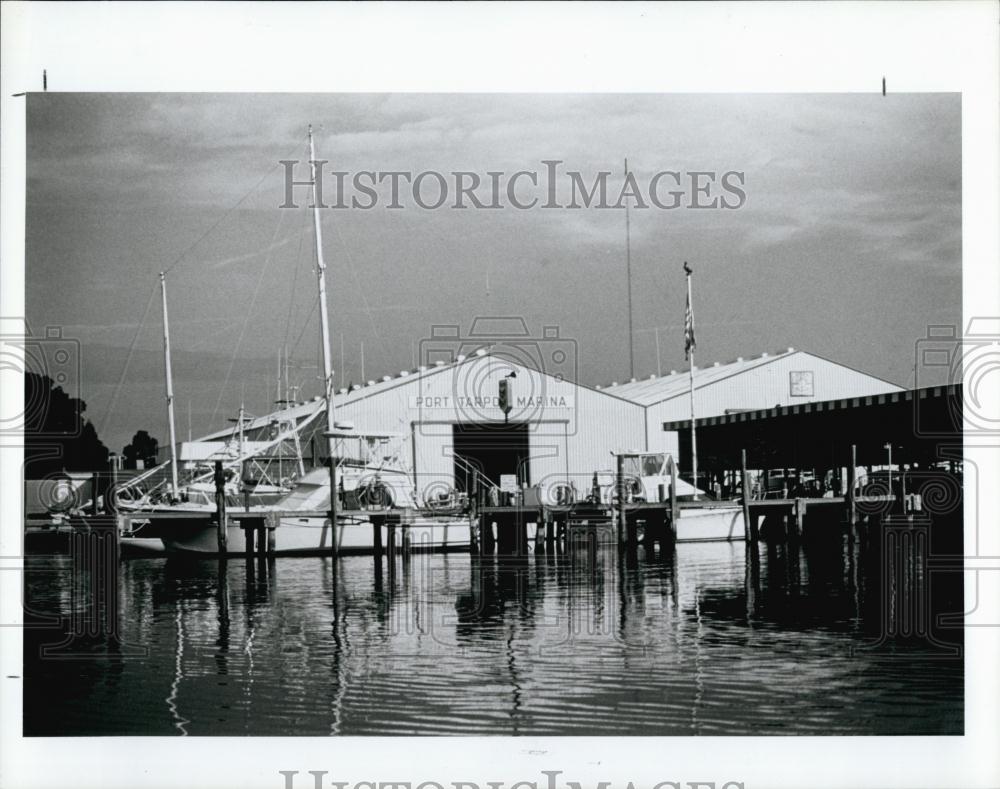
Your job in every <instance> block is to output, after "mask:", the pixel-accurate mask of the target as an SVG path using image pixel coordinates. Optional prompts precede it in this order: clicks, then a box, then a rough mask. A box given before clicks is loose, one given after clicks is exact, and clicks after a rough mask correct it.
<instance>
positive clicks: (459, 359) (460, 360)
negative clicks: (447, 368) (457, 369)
mask: <svg viewBox="0 0 1000 789" xmlns="http://www.w3.org/2000/svg"><path fill="white" fill-rule="evenodd" d="M455 361H456V362H464V361H465V354H464V353H460V354H459V355H458V356H456V357H455Z"/></svg>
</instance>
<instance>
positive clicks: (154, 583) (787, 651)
mask: <svg viewBox="0 0 1000 789" xmlns="http://www.w3.org/2000/svg"><path fill="white" fill-rule="evenodd" d="M757 553H758V556H759V558H758V559H757V560H754V559H753V558H752V557H748V556H747V555H746V554H745V551H744V546H743V545H742V544H740V543H733V544H728V543H711V544H680V545H678V546H677V548H676V550H675V551H674V552H672V553H670V552H667V553H666V554H664V555H660V553H659V551H656V552H650V554H651V555H647V552H646V551H645V550H644V549H643V548H641V547H640V548H639V550H638V552H637V553H635V554H625V555H621V554H619V552H618V549H617V547H616V546H614V545H601V546H595V545H589V546H575V547H573V548H571V549H569V550H566V551H563V552H558V553H551V552H550V553H548V554H546V553H538V554H533V555H531V556H529V557H527V558H526V559H524V560H522V561H516V562H511V561H498V560H497V559H495V558H489V559H482V560H480V559H473V558H471V557H469V556H468V555H465V554H450V555H414V556H412V557H411V558H409V559H408V560H407V561H403V560H401V559H397V560H396V561H395V562H394V563H393V565H392V566H391V567H390V566H389V565H388V564H387V562H385V560H383V565H382V571H381V573H376V571H375V569H374V563H373V559H372V558H371V557H350V558H342V559H340V560H339V561H338V562H337V563H336V566H335V565H334V563H333V561H332V560H330V559H322V558H314V559H291V558H283V559H277V560H276V561H273V562H271V563H270V564H265V563H257V562H253V563H249V564H248V563H246V562H245V561H243V560H239V561H233V560H230V561H229V562H228V563H226V565H224V570H222V571H220V566H219V563H218V562H216V561H213V560H179V559H169V560H168V559H163V558H143V559H139V558H132V559H127V560H125V561H122V562H120V563H118V564H115V565H113V570H112V572H111V573H110V575H109V577H108V578H107V579H105V580H107V581H109V582H110V583H109V585H108V587H107V594H108V595H109V598H108V599H110V600H111V601H112V602H114V601H117V606H118V608H117V609H116V608H115V607H114V606H112V607H111V608H110V609H106V610H107V611H109V612H110V613H109V616H110V619H109V622H110V625H111V627H110V631H112V632H114V631H115V630H116V628H117V634H118V637H117V638H115V637H110V638H109V637H108V632H109V628H108V627H105V628H103V629H102V628H97V630H96V631H95V632H94V633H89V634H88V633H82V635H79V636H77V637H75V638H68V639H66V638H65V636H64V634H65V633H66V632H67V631H70V632H72V631H73V630H74V629H81V628H82V630H86V626H85V625H86V623H88V622H91V623H92V621H93V618H94V612H95V610H105V609H101V608H100V606H98V608H97V609H95V608H94V606H93V604H92V599H91V597H90V595H91V594H92V592H91V591H88V587H87V584H89V583H90V582H91V581H93V580H94V577H93V575H92V574H90V573H88V572H77V573H75V572H74V570H73V566H74V565H73V562H72V560H71V557H69V556H66V555H61V556H60V555H56V556H36V557H32V558H30V559H29V560H28V562H27V567H28V572H27V575H26V590H25V594H26V605H27V610H28V612H29V613H28V617H27V618H28V620H29V621H30V622H33V623H35V624H37V625H43V626H40V627H36V628H31V629H29V630H27V631H26V640H25V645H26V646H25V657H26V660H25V695H24V708H25V717H24V724H25V734H27V735H129V734H131V735H241V734H253V735H338V734H342V735H415V734H502V735H594V734H604V735H741V734H820V735H827V734H961V733H962V731H963V718H962V709H963V669H962V660H961V658H960V657H955V656H954V655H953V654H952V653H953V650H952V649H951V647H954V646H955V644H956V643H957V644H958V645H960V644H961V631H960V630H950V631H941V632H940V633H935V634H934V635H933V636H926V635H925V636H921V635H920V634H919V633H918V634H917V635H916V636H915V637H914V636H912V635H911V636H909V637H903V636H899V635H890V637H889V638H880V633H884V632H885V631H886V630H887V629H888V630H893V629H895V630H896V631H900V630H905V627H903V628H901V626H900V624H901V623H902V624H903V625H905V624H906V621H908V620H907V619H906V617H905V616H904V617H903V618H902V619H900V618H899V617H898V616H897V617H895V618H891V619H887V614H886V613H885V611H886V609H889V610H897V611H906V610H910V611H911V613H912V611H914V610H919V609H904V608H899V607H898V606H899V604H900V603H901V602H902V601H907V600H908V601H910V602H913V601H915V600H917V599H918V597H919V595H920V594H921V593H922V590H925V589H926V587H925V582H926V580H927V579H926V577H925V575H926V573H925V572H923V571H918V572H917V573H916V574H913V573H911V574H910V575H909V576H906V578H908V579H909V580H901V581H900V582H899V583H898V584H895V585H889V586H888V587H886V588H887V590H888V591H887V592H886V594H883V593H882V591H881V590H882V588H883V586H884V584H883V583H882V581H881V579H882V578H884V577H886V575H885V573H884V572H882V571H881V570H880V569H879V567H880V564H881V561H880V559H879V554H878V553H877V552H874V553H873V552H871V551H869V552H867V553H866V550H865V549H864V547H863V546H860V547H859V546H858V545H857V544H853V543H848V541H847V539H846V538H844V539H843V540H840V539H837V540H834V541H833V542H827V543H826V544H823V545H812V546H810V545H807V546H805V547H801V548H786V547H785V546H768V545H764V544H762V545H761V546H760V548H759V551H758V552H757ZM911 570H912V568H911ZM918 570H919V568H918ZM115 582H117V583H115ZM931 589H932V591H934V593H935V596H934V599H933V601H932V602H933V605H932V606H931V607H930V609H928V610H930V611H932V612H933V613H938V612H942V611H946V612H956V611H960V610H961V608H962V606H961V579H960V578H956V579H954V583H951V584H947V583H936V584H935V585H933V586H932V587H931ZM100 594H104V592H101V593H100ZM100 599H103V598H99V600H100ZM88 601H91V602H88ZM883 601H888V602H887V603H885V602H883ZM894 606H896V607H895V608H894ZM47 615H57V616H56V617H55V618H54V619H48V620H46V616H47ZM918 616H920V615H919V614H918ZM88 617H89V618H88ZM911 618H912V617H911ZM46 622H47V624H46ZM81 623H82V624H81ZM918 625H919V623H918ZM918 629H919V628H918ZM941 639H950V640H951V642H954V643H946V642H945V641H942V640H941ZM60 642H64V643H60ZM45 645H49V647H50V652H51V654H50V656H48V657H46V658H44V659H40V658H39V657H38V654H39V649H40V648H42V647H43V646H45ZM87 653H90V654H89V655H88V654H87Z"/></svg>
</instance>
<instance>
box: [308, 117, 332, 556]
mask: <svg viewBox="0 0 1000 789" xmlns="http://www.w3.org/2000/svg"><path fill="white" fill-rule="evenodd" d="M309 166H310V168H311V173H312V178H311V179H310V180H311V186H310V192H311V193H312V208H313V230H314V235H315V241H316V280H317V284H318V286H319V326H320V334H321V346H322V351H323V394H324V397H325V398H326V431H327V433H328V434H329V436H328V452H329V455H330V526H331V530H332V539H333V545H334V550H336V541H337V537H336V534H337V471H336V469H337V461H336V458H335V454H336V453H335V449H336V439H335V438H334V436H333V426H334V423H335V421H336V419H335V414H334V405H333V360H332V358H331V356H330V316H329V315H328V314H327V307H326V263H325V262H324V261H323V228H322V225H321V224H320V221H319V200H318V199H317V194H316V184H317V183H318V182H319V167H318V166H317V164H316V146H315V143H314V142H313V133H312V126H311V125H310V126H309Z"/></svg>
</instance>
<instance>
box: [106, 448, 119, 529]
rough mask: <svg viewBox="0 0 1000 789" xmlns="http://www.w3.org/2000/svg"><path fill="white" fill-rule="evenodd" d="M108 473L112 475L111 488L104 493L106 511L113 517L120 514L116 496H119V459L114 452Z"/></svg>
mask: <svg viewBox="0 0 1000 789" xmlns="http://www.w3.org/2000/svg"><path fill="white" fill-rule="evenodd" d="M110 458H111V462H110V463H109V467H108V471H109V472H110V474H111V486H110V487H109V488H108V489H107V490H106V491H104V510H105V512H109V513H111V514H112V515H117V514H118V504H117V502H116V501H115V496H116V495H117V494H118V458H117V456H116V455H115V453H114V452H112V453H111V455H110Z"/></svg>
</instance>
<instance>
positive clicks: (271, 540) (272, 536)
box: [266, 519, 278, 559]
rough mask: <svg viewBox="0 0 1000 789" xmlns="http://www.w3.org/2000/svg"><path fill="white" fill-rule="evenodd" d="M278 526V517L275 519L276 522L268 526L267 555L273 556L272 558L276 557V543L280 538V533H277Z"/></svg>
mask: <svg viewBox="0 0 1000 789" xmlns="http://www.w3.org/2000/svg"><path fill="white" fill-rule="evenodd" d="M277 526H278V522H277V519H275V522H274V523H271V524H269V525H268V526H267V527H266V528H267V555H268V556H269V557H270V558H272V559H273V558H274V551H275V548H276V543H277V540H278V533H277V532H278V529H277Z"/></svg>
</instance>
